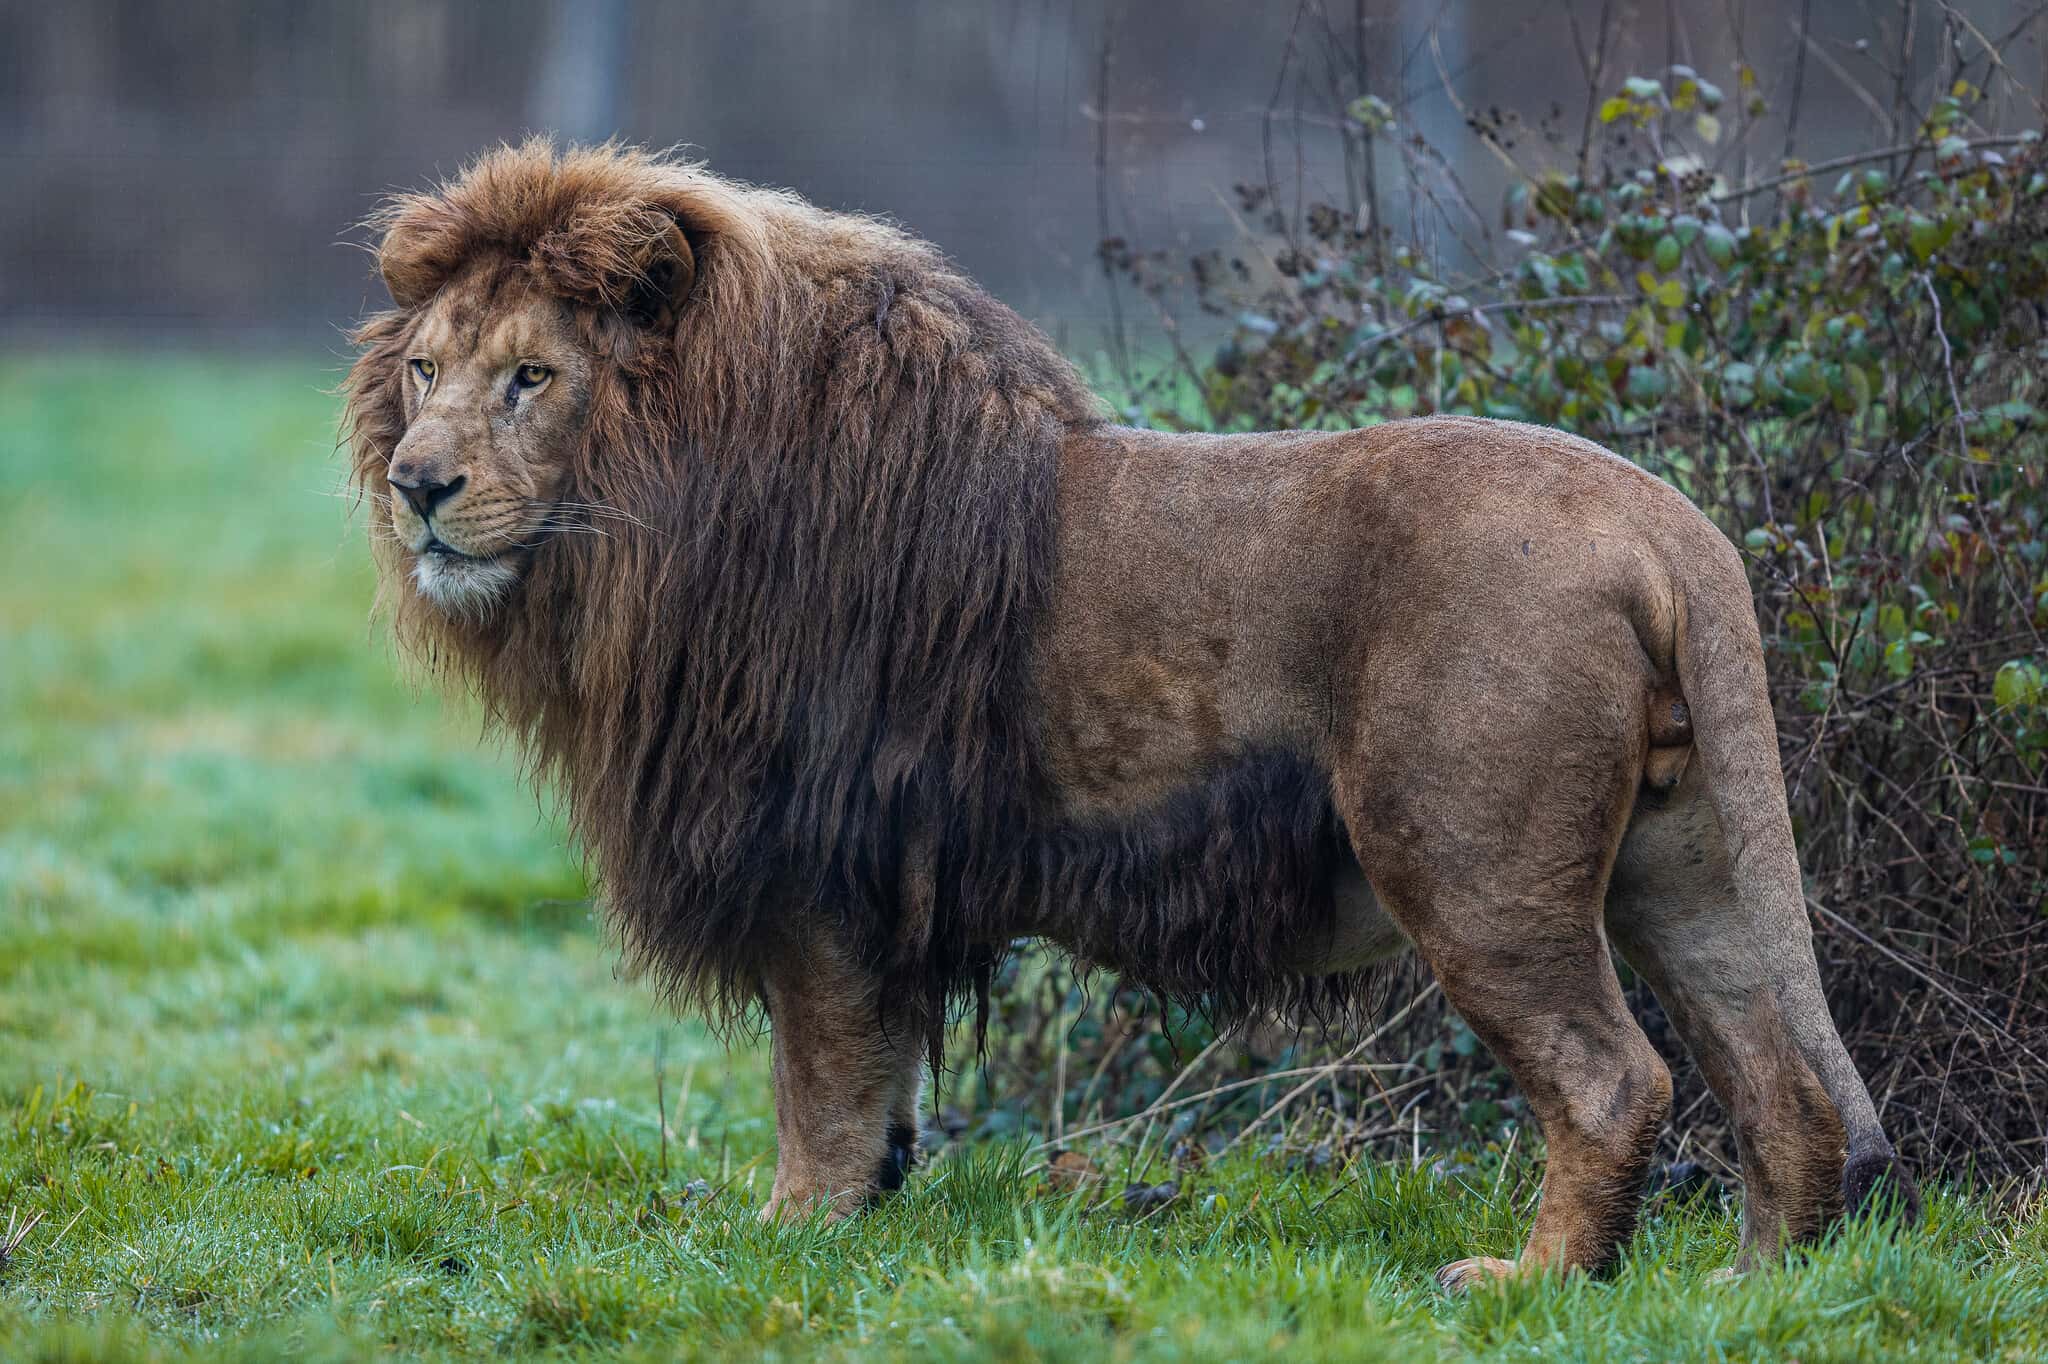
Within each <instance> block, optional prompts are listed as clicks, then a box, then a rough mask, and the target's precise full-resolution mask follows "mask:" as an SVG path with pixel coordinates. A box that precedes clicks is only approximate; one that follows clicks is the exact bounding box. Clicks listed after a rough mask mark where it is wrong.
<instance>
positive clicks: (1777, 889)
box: [1673, 518, 1919, 1217]
mask: <svg viewBox="0 0 2048 1364" xmlns="http://www.w3.org/2000/svg"><path fill="white" fill-rule="evenodd" d="M1699 529H1700V531H1701V532H1702V534H1701V535H1700V537H1699V540H1698V542H1697V548H1695V549H1694V552H1693V553H1692V554H1691V555H1689V556H1688V558H1689V560H1690V563H1689V564H1688V565H1687V566H1686V567H1685V568H1683V569H1681V570H1680V572H1679V573H1678V575H1677V577H1678V581H1677V583H1676V584H1675V586H1676V587H1677V589H1678V590H1677V591H1676V592H1675V593H1674V596H1675V598H1676V600H1675V602H1674V603H1673V605H1675V607H1676V612H1675V615H1676V621H1675V624H1676V632H1675V633H1676V639H1675V641H1674V643H1675V646H1676V647H1675V649H1674V654H1675V658H1676V662H1677V669H1678V679H1679V686H1680V689H1681V690H1682V691H1683V692H1684V695H1685V698H1686V703H1687V706H1688V708H1689V709H1690V711H1691V718H1692V725H1693V734H1694V740H1693V741H1694V748H1695V752H1696V754H1697V755H1698V757H1699V759H1700V760H1701V761H1702V762H1703V763H1704V764H1705V768H1706V773H1705V775H1706V786H1707V793H1708V798H1709V799H1710V800H1711V802H1712V803H1713V808H1714V813H1715V815H1716V816H1717V817H1718V818H1719V820H1720V824H1721V832H1722V838H1723V840H1724V841H1725V843H1726V845H1727V849H1728V855H1729V859H1730V862H1731V864H1732V865H1733V867H1734V871H1735V883H1736V893H1737V894H1738V895H1739V896H1740V898H1741V901H1742V903H1743V905H1744V906H1746V907H1747V909H1748V910H1749V915H1750V922H1751V923H1752V924H1753V925H1754V932H1755V935H1756V938H1757V941H1756V944H1755V946H1756V948H1757V950H1758V951H1759V952H1760V953H1762V954H1765V959H1766V960H1767V961H1768V962H1771V963H1773V964H1774V965H1775V970H1776V987H1777V988H1776V991H1775V993H1776V996H1777V998H1776V1000H1775V1003H1776V1005H1777V1008H1778V1009H1779V1011H1780V1014H1781V1016H1782V1017H1783V1019H1784V1022H1785V1024H1786V1027H1787V1029H1788V1031H1789V1032H1790V1034H1791V1037H1792V1040H1793V1043H1794V1045H1795V1046H1796V1047H1797V1048H1798V1050H1799V1053H1800V1055H1801V1056H1802V1057H1803V1058H1804V1059H1805V1061H1806V1063H1807V1065H1809V1066H1810V1067H1812V1069H1813V1072H1814V1074H1815V1075H1816V1076H1817V1077H1818V1078H1819V1080H1820V1083H1821V1087H1822V1088H1823V1089H1824V1090H1826V1092H1827V1095H1828V1098H1829V1099H1830V1100H1831V1101H1832V1102H1833V1104H1834V1106H1835V1109H1836V1111H1837V1112H1838V1114H1839V1115H1840V1117H1841V1122H1842V1127H1843V1130H1844V1132H1845V1133H1846V1135H1847V1137H1848V1148H1849V1149H1848V1161H1847V1163H1846V1165H1845V1166H1844V1168H1843V1172H1842V1193H1843V1197H1844V1201H1845V1202H1846V1204H1847V1205H1848V1207H1849V1209H1850V1210H1851V1211H1855V1210H1857V1209H1859V1208H1861V1207H1863V1206H1864V1204H1865V1202H1866V1201H1867V1200H1868V1199H1869V1197H1870V1196H1871V1194H1872V1192H1873V1190H1874V1189H1875V1188H1876V1187H1877V1186H1878V1185H1879V1184H1880V1183H1886V1184H1889V1186H1890V1188H1891V1190H1892V1191H1893V1193H1894V1195H1895V1196H1896V1197H1897V1199H1898V1201H1899V1203H1900V1205H1901V1207H1902V1209H1903V1210H1904V1211H1905V1212H1906V1214H1907V1215H1908V1216H1909V1217H1917V1216H1918V1213H1919V1191H1918V1189H1917V1188H1916V1187H1915V1185H1914V1183H1913V1179H1912V1176H1911V1175H1909V1174H1908V1173H1907V1172H1906V1171H1905V1169H1904V1168H1903V1167H1902V1166H1900V1165H1899V1164H1898V1161H1897V1157H1896V1155H1895V1153H1894V1152H1893V1150H1892V1144H1891V1142H1890V1141H1889V1140H1888V1139H1887V1138H1886V1137H1885V1133H1884V1128H1883V1127H1882V1126H1881V1125H1880V1124H1879V1122H1878V1118H1877V1109H1876V1106H1875V1105H1874V1104H1873V1103H1872V1102H1871V1099H1870V1091H1869V1090H1868V1089H1867V1088H1865V1086H1864V1083H1863V1078H1862V1077H1861V1076H1860V1075H1858V1074H1857V1073H1856V1067H1855V1065H1854V1064H1853V1063H1852V1062H1851V1061H1850V1059H1849V1053H1848V1050H1847V1049H1846V1048H1845V1047H1844V1046H1843V1045H1842V1039H1841V1035H1840V1034H1839V1033H1837V1032H1836V1031H1835V1025H1834V1020H1833V1019H1832V1018H1831V1017H1830V1016H1829V1014H1828V1007H1827V1001H1826V1000H1825V999H1824V998H1823V996H1822V994H1821V984H1820V971H1819V968H1818V966H1817V964H1816V963H1815V960H1814V953H1813V929H1812V924H1811V921H1810V920H1809V919H1808V917H1807V910H1806V896H1805V890H1804V883H1803V882H1802V880H1801V877H1800V872H1799V857H1798V851H1797V848H1796V847H1795V845H1794V843H1793V839H1792V816H1791V812H1790V810H1789V809H1788V808H1787V806H1786V802H1785V779H1784V773H1783V770H1782V769H1781V768H1780V766H1779V760H1778V740H1777V721H1776V718H1775V717H1774V716H1773V714H1772V711H1771V698H1770V690H1769V686H1768V684H1767V681H1766V679H1765V675H1764V658H1763V646H1762V642H1761V640H1760V639H1759V638H1758V634H1757V626H1756V615H1755V609H1754V606H1753V604H1752V602H1751V599H1750V592H1749V582H1748V579H1747V577H1746V576H1745V574H1744V573H1743V569H1742V561H1741V559H1740V558H1739V557H1738V556H1737V554H1736V553H1735V549H1734V547H1733V546H1732V545H1730V544H1729V543H1728V542H1727V540H1726V539H1724V538H1723V537H1722V536H1721V535H1720V533H1719V532H1718V531H1715V530H1714V529H1713V528H1712V527H1711V526H1710V525H1708V524H1706V522H1705V521H1704V518H1702V520H1701V522H1700V525H1699ZM1688 538H1690V537H1688Z"/></svg>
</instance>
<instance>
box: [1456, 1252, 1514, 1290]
mask: <svg viewBox="0 0 2048 1364" xmlns="http://www.w3.org/2000/svg"><path fill="white" fill-rule="evenodd" d="M1516 1272H1517V1267H1516V1264H1515V1262H1514V1261H1513V1260H1496V1259H1494V1258H1493V1257H1492V1256H1491V1255H1474V1256H1472V1257H1471V1258H1470V1259H1467V1260H1453V1261H1451V1262H1450V1263H1449V1264H1447V1265H1445V1266H1444V1267H1443V1268H1442V1269H1439V1270H1438V1271H1437V1272H1436V1281H1437V1285H1438V1286H1439V1287H1441V1288H1442V1289H1443V1290H1444V1291H1445V1292H1446V1293H1463V1292H1465V1291H1466V1290H1468V1289H1472V1288H1477V1287H1479V1286H1480V1285H1481V1284H1489V1283H1499V1282H1500V1281H1501V1280H1502V1279H1507V1278H1512V1277H1513V1276H1514V1275H1515V1273H1516Z"/></svg>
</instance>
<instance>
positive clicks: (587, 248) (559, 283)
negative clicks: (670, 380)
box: [533, 203, 697, 329]
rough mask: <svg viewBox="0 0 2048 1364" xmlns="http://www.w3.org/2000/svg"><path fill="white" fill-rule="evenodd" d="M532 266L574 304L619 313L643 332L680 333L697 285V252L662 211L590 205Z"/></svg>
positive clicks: (537, 253) (549, 238)
mask: <svg viewBox="0 0 2048 1364" xmlns="http://www.w3.org/2000/svg"><path fill="white" fill-rule="evenodd" d="M533 262H534V264H535V266H536V267H538V268H539V270H540V271H541V273H542V274H543V275H544V276H545V277H546V278H547V280H548V281H549V283H550V284H551V285H552V286H553V287H554V288H555V289H557V290H558V291H560V292H561V293H562V294H564V295H566V296H567V297H570V298H578V299H583V300H586V301H588V302H590V303H595V304H600V305H602V306H605V307H609V308H614V309H616V310H618V312H619V314H620V315H622V316H623V317H625V318H626V319H628V320H629V321H631V322H632V323H634V324H635V325H636V326H641V327H649V328H661V329H673V328H674V326H675V322H676V316H677V314H678V313H679V312H680V311H681V309H682V305H683V301H684V300H685V299H687V298H688V297H689V295H690V289H691V286H693V285H694V284H695V283H696V282H697V253H696V251H695V250H694V249H693V248H692V247H691V245H690V239H689V238H688V237H686V236H684V235H683V230H682V227H681V226H680V225H679V224H678V223H677V222H676V218H675V215H674V214H673V213H670V212H669V211H668V210H667V209H665V208H662V207H661V206H660V205H657V204H651V203H625V204H602V205H586V206H585V207H584V208H583V209H582V210H581V211H579V212H578V213H577V214H576V216H575V217H574V218H572V219H571V220H570V221H569V222H567V223H566V224H564V225H563V226H561V227H559V228H557V229H555V230H554V231H552V232H549V233H546V234H545V235H543V236H542V237H541V238H540V239H539V240H538V241H536V242H535V243H534V244H533Z"/></svg>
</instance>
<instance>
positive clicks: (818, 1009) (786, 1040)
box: [762, 928, 924, 1220]
mask: <svg viewBox="0 0 2048 1364" xmlns="http://www.w3.org/2000/svg"><path fill="white" fill-rule="evenodd" d="M777 957H778V960H777V961H776V963H775V964H774V965H773V966H771V967H770V969H769V971H768V972H767V973H766V975H765V976H764V978H763V980H762V993H763V994H764V995H765V997H766V999H767V1004H768V1016H769V1027H770V1029H771V1032H772V1037H773V1052H774V1075H775V1140H776V1148H777V1149H776V1158H775V1185H774V1188H773V1190H772V1191H771V1192H770V1194H769V1196H768V1206H767V1208H766V1209H765V1210H764V1212H763V1215H764V1216H766V1217H770V1218H775V1217H780V1218H783V1219H785V1220H789V1219H796V1218H801V1217H805V1216H808V1215H809V1214H810V1213H811V1212H812V1211H814V1210H815V1209H818V1208H820V1207H822V1208H824V1209H826V1210H827V1213H828V1215H830V1216H832V1217H843V1216H845V1215H847V1214H848V1213H851V1212H854V1211H856V1210H858V1209H859V1208H860V1207H862V1206H863V1205H864V1204H866V1203H867V1202H868V1201H869V1200H870V1199H872V1198H873V1197H874V1196H875V1195H876V1194H877V1193H880V1192H884V1191H887V1190H890V1189H895V1188H897V1187H899V1186H900V1185H901V1184H902V1182H903V1175H904V1173H905V1171H907V1170H908V1169H909V1166H910V1163H911V1160H912V1159H913V1156H914V1148H915V1144H916V1137H917V1128H916V1120H915V1115H916V1106H917V1092H918V1088H919V1085H920V1083H921V1070H920V1067H921V1064H922V1061H923V1051H922V1047H923V1042H924V1032H923V1030H922V1028H921V1026H920V1025H919V1023H918V1021H917V1018H916V1016H915V1014H914V1013H913V1012H911V1011H909V1010H906V1009H904V1008H901V1007H892V1006H890V1005H887V1004H885V1003H884V1001H883V1000H882V998H881V982H880V981H879V979H877V978H876V977H875V976H874V975H873V974H872V973H870V972H868V971H865V970H863V969H862V968H861V967H860V966H858V965H857V964H855V963H854V962H853V961H852V960H851V959H850V958H849V956H848V954H847V953H846V952H845V950H844V949H843V948H842V947H841V946H840V944H839V943H838V942H837V941H836V939H835V938H833V937H832V936H831V934H830V930H827V929H822V928H821V929H819V930H818V931H816V932H815V933H807V934H804V935H802V936H801V937H800V938H799V939H797V940H796V941H794V942H792V943H791V944H790V945H789V947H788V948H787V950H785V951H783V952H780V953H778V954H777ZM906 1115H907V1116H906Z"/></svg>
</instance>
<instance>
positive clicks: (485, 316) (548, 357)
mask: <svg viewBox="0 0 2048 1364" xmlns="http://www.w3.org/2000/svg"><path fill="white" fill-rule="evenodd" d="M400 363H401V364H403V365H404V367H405V372H404V375H403V378H402V383H403V386H404V406H405V422H406V426H405V435H404V437H403V438H402V439H401V440H399V442H398V444H397V445H396V446H395V447H394V448H393V449H392V452H391V458H390V462H389V464H388V466H387V468H386V470H385V477H386V479H387V480H388V482H389V485H390V486H389V489H388V491H389V494H390V495H389V498H388V505H389V508H390V514H391V530H392V534H393V535H394V537H395V538H396V540H397V542H398V545H399V547H400V549H401V550H402V551H403V552H404V553H405V554H406V556H407V558H408V560H409V569H410V572H409V573H408V575H407V576H408V577H409V579H410V580H411V582H412V585H413V587H414V588H415V589H416V590H417V591H418V592H419V594H420V595H421V596H422V597H424V598H425V599H426V600H428V601H430V602H432V603H433V604H434V605H435V606H436V607H438V608H440V609H441V610H443V611H446V612H448V613H450V614H452V615H463V616H466V617H469V618H471V619H481V618H485V617H488V615H489V614H490V612H491V611H492V610H493V609H494V608H495V607H496V606H497V605H498V604H499V603H500V602H502V601H503V600H504V599H505V597H506V595H507V593H508V592H509V591H510V589H511V588H512V587H513V585H514V584H515V583H517V582H518V580H519V575H520V573H521V571H522V570H523V569H524V567H525V565H526V562H527V560H528V558H529V557H530V556H531V555H532V553H533V551H534V549H535V547H536V546H537V545H538V544H539V542H540V541H541V540H542V539H543V538H545V537H546V536H547V535H548V534H550V533H552V532H555V531H558V530H562V529H565V528H567V526H568V524H569V519H568V518H566V517H565V516H564V514H563V509H562V508H561V507H560V506H559V504H558V502H557V500H556V499H557V497H558V495H559V492H560V489H561V487H562V485H563V483H564V479H565V475H566V472H567V470H568V467H569V457H570V453H571V450H572V448H573V442H574V441H575V440H576V438H577V436H578V434H579V432H580V429H581V427H582V424H583V420H584V416H585V412H586V409H587V407H588V402H589V395H590V374H591V361H590V359H589V357H588V356H587V355H586V354H585V353H584V351H583V349H582V347H581V346H580V345H579V344H578V343H577V340H576V337H575V333H574V330H573V327H572V319H571V316H570V311H569V305H568V304H566V303H565V302H563V301H562V300H561V299H559V298H557V297H554V296H553V295H551V294H549V293H547V292H545V291H544V290H542V289H541V288H539V287H538V286H537V285H536V284H535V283H534V282H533V280H532V279H531V277H530V276H528V275H527V274H525V273H524V272H523V271H516V270H492V269H476V270H472V271H470V272H468V273H465V274H462V275H459V276H457V277H456V278H455V279H453V280H451V281H450V282H449V283H448V284H447V285H446V286H445V287H444V288H443V289H441V290H440V292H439V293H438V294H437V295H436V296H435V298H434V300H433V301H432V303H430V304H429V305H428V306H427V307H426V308H425V309H424V310H423V311H422V313H421V314H420V317H419V321H418V325H417V326H416V327H415V329H414V331H413V334H412V337H411V342H410V345H409V346H408V347H407V349H406V351H405V354H404V356H403V358H402V359H401V361H400Z"/></svg>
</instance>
